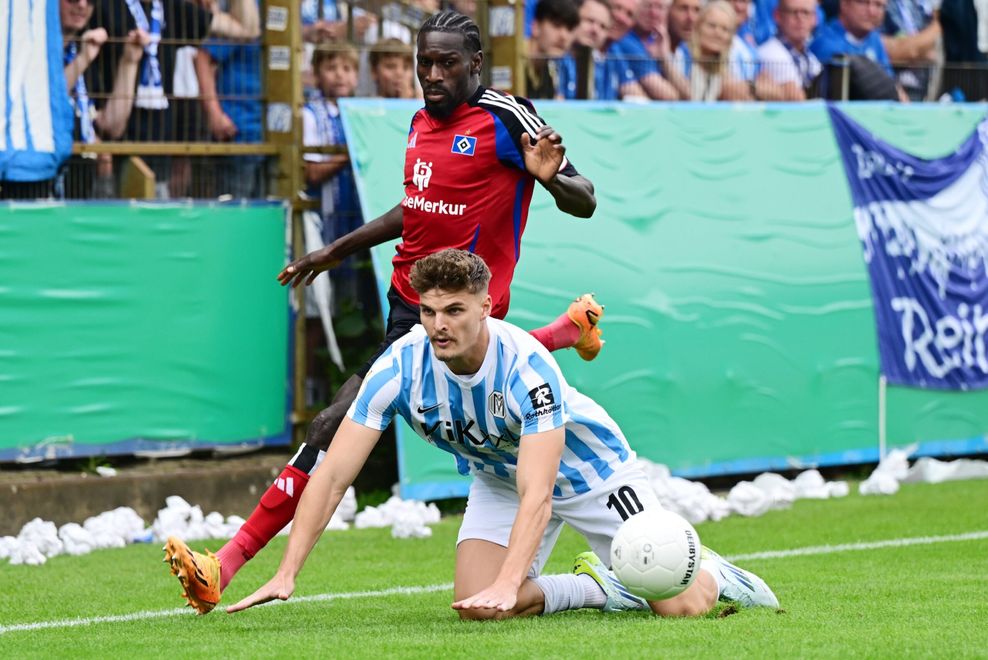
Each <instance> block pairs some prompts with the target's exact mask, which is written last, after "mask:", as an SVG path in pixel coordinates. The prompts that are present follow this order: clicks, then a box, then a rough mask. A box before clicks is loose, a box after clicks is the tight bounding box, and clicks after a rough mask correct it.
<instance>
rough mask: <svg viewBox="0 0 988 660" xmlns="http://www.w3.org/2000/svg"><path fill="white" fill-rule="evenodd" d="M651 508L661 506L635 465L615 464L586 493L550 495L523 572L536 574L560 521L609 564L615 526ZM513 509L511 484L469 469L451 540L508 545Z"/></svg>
mask: <svg viewBox="0 0 988 660" xmlns="http://www.w3.org/2000/svg"><path fill="white" fill-rule="evenodd" d="M653 508H655V509H660V508H662V505H661V504H659V499H658V498H657V497H656V496H655V491H653V490H652V486H651V485H650V484H649V483H648V478H647V477H646V476H645V473H644V472H642V471H641V469H640V468H639V467H638V465H637V464H631V465H628V466H625V467H623V468H621V469H620V470H619V471H618V472H615V473H614V474H612V475H611V476H610V477H608V479H607V480H606V481H604V482H603V483H601V484H598V485H597V486H596V487H594V488H593V489H591V490H590V492H587V493H582V494H580V495H575V496H573V497H569V498H566V499H553V500H552V517H551V518H550V519H549V524H548V525H546V528H545V534H543V535H542V543H540V544H539V549H538V552H536V553H535V562H534V563H533V564H532V569H531V571H530V572H529V576H530V577H538V576H539V575H540V574H541V573H542V568H543V567H544V566H545V563H546V561H547V560H548V559H549V555H550V553H552V548H553V546H555V545H556V540H557V539H558V538H559V533H560V532H561V531H562V527H563V523H566V524H567V525H569V526H570V527H572V528H573V529H575V530H576V531H578V532H579V533H580V534H582V535H583V537H584V538H586V539H587V541H588V542H589V543H590V549H591V550H593V551H594V552H595V553H597V556H598V557H600V559H601V561H603V562H604V563H605V564H607V565H608V566H610V564H611V540H612V539H613V538H614V534H616V533H617V530H618V527H620V526H621V523H623V522H624V521H625V520H626V519H628V518H629V517H631V516H632V515H634V514H636V513H639V512H640V511H642V510H644V509H653ZM517 513H518V491H517V490H516V489H515V487H514V485H513V484H510V483H508V482H506V481H504V480H502V479H498V478H497V477H492V476H488V475H485V474H483V473H478V474H474V477H473V484H472V485H471V486H470V494H469V495H468V496H467V510H466V512H465V513H464V514H463V524H461V525H460V533H459V534H458V535H457V539H456V543H457V544H459V543H461V542H463V541H465V540H467V539H480V540H482V541H490V542H491V543H497V544H498V545H502V546H504V547H508V538H509V537H510V536H511V527H512V526H513V525H514V523H515V516H516V515H517Z"/></svg>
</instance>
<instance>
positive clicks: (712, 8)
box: [57, 0, 988, 206]
mask: <svg viewBox="0 0 988 660" xmlns="http://www.w3.org/2000/svg"><path fill="white" fill-rule="evenodd" d="M57 1H58V2H59V3H60V10H61V11H60V16H61V21H62V30H63V38H64V66H65V74H66V76H65V77H66V82H67V85H68V93H69V96H70V99H71V102H72V104H73V107H74V110H75V119H76V121H75V128H74V139H75V140H76V141H77V142H83V143H94V142H98V141H101V140H128V141H143V142H148V141H151V142H174V141H177V142H191V141H207V142H208V141H212V142H220V143H223V142H226V143H244V144H255V143H259V142H261V141H262V140H263V136H264V125H263V123H264V110H263V109H264V99H263V98H262V95H263V91H262V90H263V75H262V71H263V69H264V67H265V65H266V62H265V57H267V54H266V52H265V51H264V49H263V48H262V46H261V41H260V36H261V31H262V14H264V12H263V11H262V10H263V9H264V7H263V0H57ZM818 1H819V2H821V3H822V4H818ZM443 5H444V6H451V7H453V8H455V9H458V10H460V11H462V12H464V13H467V14H470V15H474V16H476V14H477V12H478V11H479V8H483V7H484V5H483V4H482V3H481V4H478V2H477V0H454V1H452V2H450V1H449V0H446V1H445V2H444V3H443ZM984 6H988V5H985V3H984V2H982V1H981V0H977V1H975V0H526V3H525V16H526V34H527V35H528V38H527V40H526V46H527V49H528V50H527V53H526V55H527V60H526V66H525V71H524V79H525V82H526V92H525V93H526V95H527V96H529V97H530V98H534V99H547V98H550V99H559V100H563V99H590V100H606V101H611V100H626V101H634V102H647V101H652V100H655V101H676V100H687V101H719V100H724V101H751V100H764V101H801V100H804V99H806V98H811V97H821V96H822V97H829V98H835V97H836V96H837V95H838V94H848V93H849V94H850V95H851V97H852V98H869V99H898V100H902V101H908V100H913V101H919V100H935V99H950V100H955V101H964V100H983V99H985V98H988V82H986V78H988V68H986V66H988V37H985V36H984V35H986V34H988V9H984ZM350 7H351V5H350V3H348V2H344V1H343V0H300V14H301V23H302V25H301V30H302V36H303V39H304V43H305V48H306V51H305V57H304V61H305V66H303V71H302V82H303V87H304V89H305V94H306V98H307V99H308V105H307V106H306V114H305V126H306V131H305V132H306V138H305V139H306V144H312V145H329V144H341V143H342V132H341V131H338V130H329V128H327V127H330V128H331V127H333V126H335V122H338V119H337V116H338V111H337V110H335V108H336V99H337V98H339V97H341V96H379V97H384V98H406V99H411V98H416V97H420V95H421V92H420V90H419V89H418V83H417V81H416V79H415V75H414V52H413V43H414V34H413V30H412V28H411V26H414V25H415V24H417V23H418V22H419V21H421V20H422V19H423V18H424V17H425V16H427V15H428V14H430V13H432V12H434V11H436V10H438V9H439V8H440V0H411V1H410V2H401V3H395V4H392V5H384V8H383V9H381V10H380V13H378V14H371V13H368V12H366V11H364V10H362V9H360V8H353V9H352V13H353V15H352V16H350V15H349V12H350ZM354 54H355V55H354ZM327 55H332V57H331V58H329V59H327ZM327 61H329V62H333V63H335V64H334V65H333V66H334V67H339V66H341V64H340V63H345V64H346V67H347V74H346V78H347V81H349V80H350V79H351V78H352V79H353V84H347V85H343V86H337V87H334V88H333V92H332V94H327V90H328V88H327V87H326V83H325V81H320V76H319V73H318V71H317V68H318V67H316V66H313V64H320V65H321V64H324V63H325V62H327ZM972 64H973V65H975V66H973V67H972V66H971V65H972ZM350 69H352V71H350ZM835 73H839V74H841V75H842V76H844V78H845V80H844V81H843V83H841V82H840V79H838V78H835ZM846 78H850V83H849V84H848V82H847V80H846ZM835 81H836V82H835ZM323 115H324V116H323ZM341 159H345V156H342V157H339V158H336V157H333V158H329V159H328V160H318V159H309V160H308V161H307V162H308V163H309V166H307V178H308V179H309V183H310V184H312V185H313V186H316V187H322V186H323V184H324V183H325V181H323V178H325V177H329V180H335V179H338V178H340V177H343V178H345V176H346V171H347V170H346V167H345V165H346V164H345V163H342V160H341ZM144 160H145V161H146V163H147V165H148V166H149V167H150V169H151V170H152V171H153V173H154V175H155V181H156V186H157V196H158V197H162V198H166V197H181V196H186V195H188V194H190V192H189V191H190V185H191V183H190V182H191V181H193V180H195V179H196V177H195V176H194V174H192V173H191V172H190V164H189V163H190V159H188V158H181V157H177V156H149V157H146V158H145V159H144ZM70 165H71V169H72V171H73V176H74V178H75V180H76V185H75V186H74V187H73V189H74V191H75V194H74V195H69V196H80V197H88V196H105V195H109V194H111V193H110V190H111V189H112V182H113V176H114V171H115V170H119V163H116V164H114V163H113V162H111V159H110V157H109V156H106V155H103V156H100V157H98V158H91V157H90V158H79V157H74V158H73V160H72V162H71V164H70ZM214 170H215V171H214V174H215V176H213V181H212V183H211V186H212V188H211V190H210V193H211V194H210V196H213V195H215V196H221V195H229V196H231V197H234V198H241V197H246V198H256V197H263V196H264V195H265V194H267V193H268V192H269V191H268V190H267V188H266V185H267V181H268V180H269V179H270V176H269V171H268V162H267V159H265V158H264V157H261V156H255V157H252V156H238V157H237V158H236V159H232V160H231V161H230V162H229V163H228V164H227V165H225V166H223V167H220V168H214ZM118 173H119V172H118ZM315 173H318V175H317V174H315ZM347 185H349V184H347ZM334 190H336V189H335V188H334ZM339 194H340V193H339V191H338V190H337V191H336V192H335V193H334V195H335V196H336V197H337V198H338V197H339ZM325 195H326V193H325V192H323V198H324V201H325ZM337 201H338V200H337ZM344 206H345V205H344Z"/></svg>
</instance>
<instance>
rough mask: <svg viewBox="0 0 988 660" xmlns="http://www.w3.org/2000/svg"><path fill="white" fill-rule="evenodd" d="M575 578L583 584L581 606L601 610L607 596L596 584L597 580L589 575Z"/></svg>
mask: <svg viewBox="0 0 988 660" xmlns="http://www.w3.org/2000/svg"><path fill="white" fill-rule="evenodd" d="M575 577H578V578H581V579H580V582H582V583H583V606H584V607H596V608H597V609H598V610H599V609H603V607H604V605H606V604H607V594H605V593H604V590H603V589H601V588H600V585H599V584H597V580H595V579H593V578H592V577H590V576H589V575H577V576H575Z"/></svg>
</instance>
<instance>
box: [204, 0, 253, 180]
mask: <svg viewBox="0 0 988 660" xmlns="http://www.w3.org/2000/svg"><path fill="white" fill-rule="evenodd" d="M244 8H245V10H247V9H248V8H252V9H253V12H257V11H258V5H257V2H256V0H255V2H250V3H244ZM252 18H253V16H252ZM195 64H196V76H197V77H198V78H199V90H200V94H201V96H202V105H203V110H204V111H205V115H206V124H207V126H208V127H209V132H210V133H211V134H212V136H213V139H215V140H217V141H218V142H240V143H257V142H261V141H262V139H263V133H262V129H261V98H260V97H261V45H260V43H259V42H258V40H256V39H255V40H252V41H246V42H223V41H215V40H211V41H208V42H206V43H205V44H203V46H201V47H200V48H199V51H198V52H197V53H196V61H195ZM227 160H228V162H227V163H225V164H224V166H223V167H221V168H220V169H219V177H218V185H219V190H217V191H216V192H217V194H219V195H224V194H226V195H232V196H233V197H234V198H236V199H240V198H259V197H264V195H265V192H266V191H265V186H264V184H265V178H266V177H265V168H264V164H265V159H264V156H236V157H233V158H229V159H227Z"/></svg>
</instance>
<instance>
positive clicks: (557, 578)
mask: <svg viewBox="0 0 988 660" xmlns="http://www.w3.org/2000/svg"><path fill="white" fill-rule="evenodd" d="M580 578H586V579H587V580H589V581H590V582H591V583H592V584H593V589H595V590H596V593H593V594H591V593H590V592H589V591H588V588H587V585H586V582H585V581H584V580H581V579H580ZM532 581H533V582H535V584H536V585H537V586H538V587H539V589H541V590H542V594H543V596H544V598H545V609H543V610H542V614H552V613H554V612H563V611H565V610H578V609H580V608H581V607H603V606H604V603H603V602H601V604H600V605H593V604H592V603H590V602H589V599H588V595H592V596H593V597H594V599H598V598H603V600H604V601H606V596H604V595H603V594H604V592H603V590H602V589H601V588H600V586H599V585H598V584H597V583H596V582H595V581H594V579H593V578H592V577H590V576H589V575H543V576H540V577H537V578H535V579H534V580H532ZM598 594H599V595H598Z"/></svg>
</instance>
